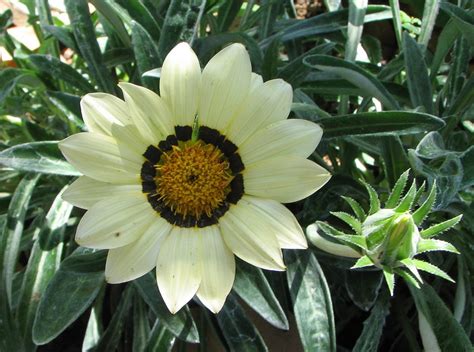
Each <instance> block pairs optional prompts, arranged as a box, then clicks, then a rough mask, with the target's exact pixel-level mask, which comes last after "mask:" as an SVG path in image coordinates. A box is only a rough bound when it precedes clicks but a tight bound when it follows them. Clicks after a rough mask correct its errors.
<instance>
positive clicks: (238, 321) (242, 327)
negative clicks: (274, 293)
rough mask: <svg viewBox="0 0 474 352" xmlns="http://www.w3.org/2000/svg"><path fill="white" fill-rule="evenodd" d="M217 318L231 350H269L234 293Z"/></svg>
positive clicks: (257, 351) (228, 298)
mask: <svg viewBox="0 0 474 352" xmlns="http://www.w3.org/2000/svg"><path fill="white" fill-rule="evenodd" d="M216 318H217V323H218V324H219V327H220V328H221V331H222V335H224V339H225V341H226V342H227V344H228V345H229V349H230V350H231V351H256V352H259V351H262V352H263V351H267V350H268V349H267V346H266V345H265V342H264V341H263V338H262V336H261V335H260V333H259V332H258V330H257V328H256V327H255V325H254V324H253V323H252V321H251V320H250V319H249V318H248V317H247V315H246V314H245V312H244V310H243V309H242V307H241V306H240V304H239V302H238V301H237V299H236V298H235V297H234V295H233V294H232V293H231V294H230V295H229V296H228V297H227V300H226V303H225V304H224V307H222V310H221V311H220V312H219V314H217V315H216Z"/></svg>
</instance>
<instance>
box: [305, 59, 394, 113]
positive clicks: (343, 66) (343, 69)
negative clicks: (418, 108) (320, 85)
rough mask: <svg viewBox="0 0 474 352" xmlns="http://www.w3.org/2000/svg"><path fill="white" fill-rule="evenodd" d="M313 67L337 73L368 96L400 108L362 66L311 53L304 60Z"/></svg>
mask: <svg viewBox="0 0 474 352" xmlns="http://www.w3.org/2000/svg"><path fill="white" fill-rule="evenodd" d="M303 63H304V64H305V65H307V66H309V67H311V68H315V69H318V70H321V71H323V72H328V73H332V74H336V75H337V76H340V77H341V78H343V79H345V80H347V81H348V82H350V83H352V84H354V85H355V86H357V87H359V88H360V89H362V90H363V91H364V92H365V93H366V95H367V96H370V97H375V98H377V99H378V100H380V101H381V102H382V103H383V104H384V105H386V106H387V108H389V109H398V107H399V106H398V103H397V101H396V100H395V98H394V97H393V96H392V95H391V94H390V93H389V92H388V90H387V89H386V88H385V87H384V86H383V85H382V83H380V82H379V81H378V80H377V79H376V78H375V77H374V76H373V75H372V74H370V73H369V72H368V71H366V70H364V69H362V68H361V67H360V66H358V65H356V64H354V63H352V62H348V61H345V60H342V59H338V58H335V57H332V56H327V55H311V56H308V57H306V58H305V59H304V60H303Z"/></svg>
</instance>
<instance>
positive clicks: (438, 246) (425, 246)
mask: <svg viewBox="0 0 474 352" xmlns="http://www.w3.org/2000/svg"><path fill="white" fill-rule="evenodd" d="M431 251H446V252H451V253H456V254H459V251H458V250H457V249H456V247H454V246H453V245H452V244H451V243H449V242H446V241H441V240H434V239H423V238H422V239H420V241H419V242H418V247H417V251H416V252H417V254H419V253H424V252H431Z"/></svg>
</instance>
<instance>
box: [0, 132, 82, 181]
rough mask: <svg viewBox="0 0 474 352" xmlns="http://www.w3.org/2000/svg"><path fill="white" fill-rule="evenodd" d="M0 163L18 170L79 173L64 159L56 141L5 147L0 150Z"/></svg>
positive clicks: (62, 173) (60, 173) (74, 174)
mask: <svg viewBox="0 0 474 352" xmlns="http://www.w3.org/2000/svg"><path fill="white" fill-rule="evenodd" d="M0 164H3V165H4V166H7V167H11V168H12V169H16V170H20V171H32V172H39V173H45V174H56V175H66V176H80V175H81V174H80V173H79V172H78V171H76V170H75V169H74V168H73V167H72V165H71V164H69V163H68V162H67V161H65V160H64V158H63V156H62V154H61V152H60V151H59V149H58V142H56V141H46V142H31V143H25V144H18V145H15V146H13V147H11V148H8V149H5V150H3V151H2V152H0Z"/></svg>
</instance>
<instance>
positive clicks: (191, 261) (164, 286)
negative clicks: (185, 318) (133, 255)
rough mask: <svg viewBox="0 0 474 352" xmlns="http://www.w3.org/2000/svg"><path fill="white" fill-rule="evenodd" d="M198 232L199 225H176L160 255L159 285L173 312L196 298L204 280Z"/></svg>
mask: <svg viewBox="0 0 474 352" xmlns="http://www.w3.org/2000/svg"><path fill="white" fill-rule="evenodd" d="M199 235H200V231H199V229H197V228H182V227H174V228H173V230H172V231H171V233H170V234H169V235H168V237H167V238H166V239H165V240H164V241H163V243H162V245H161V249H160V253H159V254H158V261H157V264H156V279H157V282H158V288H159V289H160V293H161V296H162V297H163V300H164V301H165V303H166V306H167V307H168V309H169V310H170V312H171V313H173V314H174V313H176V312H177V311H178V310H180V309H181V308H182V307H183V306H184V305H185V304H186V303H188V301H189V300H190V299H191V298H193V296H194V294H195V293H196V291H197V290H198V287H199V284H200V283H201V267H200V264H199V259H200V255H199V251H200V244H199V242H200V236H199Z"/></svg>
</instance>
